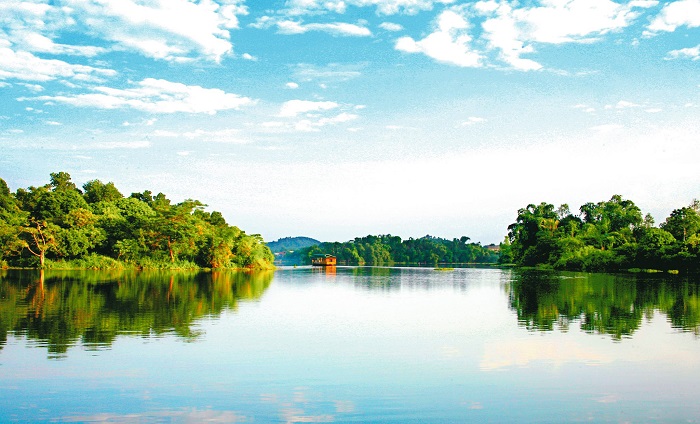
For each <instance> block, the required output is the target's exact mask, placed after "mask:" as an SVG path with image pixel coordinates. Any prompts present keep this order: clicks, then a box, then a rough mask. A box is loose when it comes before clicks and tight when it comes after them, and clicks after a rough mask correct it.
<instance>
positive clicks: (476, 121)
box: [459, 116, 486, 127]
mask: <svg viewBox="0 0 700 424" xmlns="http://www.w3.org/2000/svg"><path fill="white" fill-rule="evenodd" d="M484 122H486V118H481V117H479V116H470V117H469V118H467V120H466V121H462V123H460V124H459V126H460V127H470V126H472V125H476V124H483V123H484Z"/></svg>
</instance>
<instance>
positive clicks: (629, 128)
mask: <svg viewBox="0 0 700 424" xmlns="http://www.w3.org/2000/svg"><path fill="white" fill-rule="evenodd" d="M699 123H700V0H675V1H647V0H632V1H617V2H616V1H611V0H541V1H535V0H528V1H509V0H501V1H494V0H488V1H476V2H475V1H469V2H467V1H458V0H287V1H252V0H248V1H245V0H191V1H188V0H45V1H40V0H31V1H19V0H1V1H0V178H3V179H4V180H5V181H6V182H7V184H8V185H9V186H10V189H11V190H13V191H14V190H16V189H17V188H26V187H29V186H39V185H43V184H46V183H48V181H49V174H50V173H51V172H59V171H64V172H68V173H69V174H70V175H71V176H72V179H73V182H75V183H76V184H77V185H78V186H82V184H84V183H85V182H87V181H90V180H95V179H98V180H100V181H102V182H105V183H106V182H110V181H111V182H114V184H115V185H116V186H117V188H119V190H120V191H121V192H122V193H123V194H125V195H127V196H128V195H129V194H130V193H132V192H143V191H144V190H151V191H152V192H153V193H158V192H162V193H165V194H166V195H167V196H168V198H170V199H172V201H173V202H180V201H182V200H185V199H188V198H192V199H197V200H200V201H202V202H204V203H205V204H207V205H208V208H207V210H210V211H214V210H216V211H220V212H222V213H223V215H224V217H225V218H226V220H227V222H228V223H229V224H231V225H236V226H238V227H240V228H241V229H243V230H244V231H246V232H247V233H250V234H261V235H262V236H263V238H264V239H265V240H267V241H272V240H276V239H278V238H281V237H286V236H307V237H313V238H316V239H319V240H322V241H346V240H350V239H352V238H354V237H359V236H365V235H368V234H375V235H376V234H392V235H398V236H401V237H402V238H409V237H414V238H418V237H422V236H424V235H427V234H430V235H433V236H438V237H445V238H449V239H451V238H454V237H461V236H465V235H466V236H468V237H471V239H472V241H478V242H481V243H482V244H489V243H498V242H500V241H502V240H503V238H504V236H505V235H506V233H507V226H508V225H509V224H510V223H512V222H514V220H515V218H516V216H517V210H518V209H519V208H523V207H526V206H527V205H528V204H531V203H535V204H537V203H540V202H547V203H552V204H554V205H555V206H558V205H560V204H562V203H566V204H568V205H569V206H570V207H571V210H573V211H576V210H578V208H579V206H580V205H582V204H583V203H586V202H599V201H604V200H608V199H610V198H611V197H612V196H613V195H614V194H620V195H622V196H623V197H624V198H626V199H630V200H632V201H634V202H635V203H636V204H637V206H639V207H640V208H641V210H642V211H643V213H645V214H646V213H651V214H652V215H653V216H654V218H655V219H656V222H657V224H658V223H660V222H663V220H664V219H665V218H666V217H667V216H668V215H669V214H670V212H671V211H672V210H673V209H676V208H680V207H683V206H686V205H688V204H690V203H691V201H692V200H693V199H694V198H698V197H700V172H699V171H698V166H697V163H698V158H699V157H700V129H699V128H700V125H699Z"/></svg>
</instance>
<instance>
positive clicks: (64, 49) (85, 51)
mask: <svg viewBox="0 0 700 424" xmlns="http://www.w3.org/2000/svg"><path fill="white" fill-rule="evenodd" d="M12 36H13V41H14V42H15V44H17V45H19V46H21V47H23V48H24V49H26V50H28V51H31V52H35V53H50V54H65V55H76V56H86V57H93V56H97V55H98V54H103V53H105V52H107V51H108V50H107V49H106V48H103V47H95V46H76V45H69V44H58V43H55V42H54V41H53V40H51V39H50V38H48V37H46V36H45V35H42V34H39V33H38V32H29V31H27V32H25V31H14V32H13V34H12Z"/></svg>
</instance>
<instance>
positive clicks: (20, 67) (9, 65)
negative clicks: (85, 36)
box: [0, 47, 117, 82]
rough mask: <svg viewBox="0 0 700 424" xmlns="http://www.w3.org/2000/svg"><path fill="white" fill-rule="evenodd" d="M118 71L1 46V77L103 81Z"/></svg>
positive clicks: (29, 79)
mask: <svg viewBox="0 0 700 424" xmlns="http://www.w3.org/2000/svg"><path fill="white" fill-rule="evenodd" d="M116 74H117V72H116V71H114V70H111V69H103V68H94V67H92V66H86V65H75V64H70V63H68V62H64V61H62V60H58V59H41V58H39V57H37V56H35V55H33V54H32V53H30V52H26V51H14V50H12V49H10V48H9V47H0V79H18V80H23V81H51V80H55V79H59V78H70V79H74V80H78V81H94V82H100V81H103V77H111V76H114V75H116Z"/></svg>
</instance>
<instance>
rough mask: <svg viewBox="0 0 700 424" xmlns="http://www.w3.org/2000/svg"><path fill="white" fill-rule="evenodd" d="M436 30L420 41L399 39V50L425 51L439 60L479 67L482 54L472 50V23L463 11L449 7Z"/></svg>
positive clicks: (407, 51)
mask: <svg viewBox="0 0 700 424" xmlns="http://www.w3.org/2000/svg"><path fill="white" fill-rule="evenodd" d="M435 26H436V28H435V31H434V32H433V33H432V34H430V35H428V36H427V37H425V38H424V39H422V40H420V41H416V40H414V39H413V38H411V37H401V38H399V39H398V40H396V45H395V48H396V50H399V51H403V52H406V53H423V54H425V55H426V56H428V57H431V58H433V59H435V60H437V61H438V62H443V63H448V64H452V65H457V66H461V67H479V66H481V65H482V63H481V59H482V56H481V55H480V54H479V53H478V52H477V51H474V50H472V48H471V46H470V42H471V40H472V38H471V36H470V35H469V34H468V33H467V29H469V23H468V22H467V20H466V19H465V18H464V17H463V16H461V15H460V14H458V13H456V12H454V11H451V10H448V11H444V12H442V13H441V14H440V16H439V17H438V19H437V22H436V25H435Z"/></svg>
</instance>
